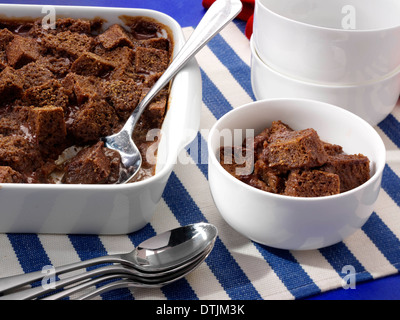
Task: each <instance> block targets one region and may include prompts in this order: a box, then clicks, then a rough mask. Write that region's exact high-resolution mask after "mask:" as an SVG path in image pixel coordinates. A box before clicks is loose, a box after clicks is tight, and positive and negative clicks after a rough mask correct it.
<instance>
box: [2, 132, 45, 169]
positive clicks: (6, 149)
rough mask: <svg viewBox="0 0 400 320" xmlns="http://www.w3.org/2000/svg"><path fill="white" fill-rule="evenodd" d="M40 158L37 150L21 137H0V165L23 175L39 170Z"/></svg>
mask: <svg viewBox="0 0 400 320" xmlns="http://www.w3.org/2000/svg"><path fill="white" fill-rule="evenodd" d="M42 162H43V161H42V158H41V155H40V153H39V151H38V150H37V149H35V148H34V147H33V146H32V145H31V143H30V142H29V141H28V140H27V139H26V138H25V137H23V136H20V135H12V136H0V165H2V166H10V167H11V168H12V169H14V170H16V171H18V172H21V173H25V172H32V171H35V170H36V169H37V168H39V167H40V166H41V165H42V164H43V163H42Z"/></svg>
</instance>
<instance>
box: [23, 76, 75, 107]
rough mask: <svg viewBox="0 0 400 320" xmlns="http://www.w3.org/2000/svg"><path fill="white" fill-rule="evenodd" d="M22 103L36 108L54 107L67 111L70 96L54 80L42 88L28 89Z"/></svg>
mask: <svg viewBox="0 0 400 320" xmlns="http://www.w3.org/2000/svg"><path fill="white" fill-rule="evenodd" d="M22 101H23V102H24V103H25V104H27V105H31V106H34V107H44V106H47V105H53V106H56V107H61V108H63V109H66V107H67V105H68V95H67V94H66V92H65V91H64V88H63V87H62V86H61V83H60V82H59V81H58V80H56V79H52V80H49V81H47V82H45V83H43V84H42V85H40V86H35V87H31V88H29V89H27V90H26V91H25V93H24V95H23V96H22Z"/></svg>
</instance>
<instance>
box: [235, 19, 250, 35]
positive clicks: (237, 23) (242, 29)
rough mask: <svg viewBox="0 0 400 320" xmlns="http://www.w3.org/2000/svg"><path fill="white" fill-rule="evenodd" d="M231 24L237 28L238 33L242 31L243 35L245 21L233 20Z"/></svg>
mask: <svg viewBox="0 0 400 320" xmlns="http://www.w3.org/2000/svg"><path fill="white" fill-rule="evenodd" d="M233 23H234V24H236V26H237V27H238V28H239V30H240V31H242V33H243V34H245V30H246V24H247V22H246V21H243V20H239V19H235V20H233Z"/></svg>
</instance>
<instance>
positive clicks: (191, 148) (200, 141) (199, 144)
mask: <svg viewBox="0 0 400 320" xmlns="http://www.w3.org/2000/svg"><path fill="white" fill-rule="evenodd" d="M185 149H186V152H187V153H188V155H189V156H190V157H191V158H192V159H193V160H194V162H195V164H196V165H197V167H198V168H199V169H200V171H201V172H202V173H203V175H204V176H205V177H206V179H207V178H208V149H207V141H206V140H205V139H204V138H203V136H202V135H201V134H200V132H198V133H197V136H196V138H195V139H194V140H193V141H192V142H191V143H190V144H189V145H187V146H186V148H185Z"/></svg>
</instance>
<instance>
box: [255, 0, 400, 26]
mask: <svg viewBox="0 0 400 320" xmlns="http://www.w3.org/2000/svg"><path fill="white" fill-rule="evenodd" d="M257 3H258V4H259V5H260V6H261V7H262V8H263V9H265V10H267V11H268V12H270V13H271V14H273V15H275V16H277V17H279V18H281V19H283V20H286V21H288V22H292V23H296V24H298V25H301V26H306V27H309V28H314V29H319V30H325V31H332V32H341V33H372V32H379V31H388V30H394V29H397V28H400V23H399V24H398V25H397V26H393V27H388V28H379V29H368V30H354V29H339V28H328V27H321V26H318V25H315V24H310V23H306V22H301V21H298V20H294V19H291V18H288V17H285V16H283V15H281V14H279V13H277V12H275V11H272V10H271V9H270V8H268V7H266V6H265V5H264V4H263V3H261V1H260V0H256V4H257Z"/></svg>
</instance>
